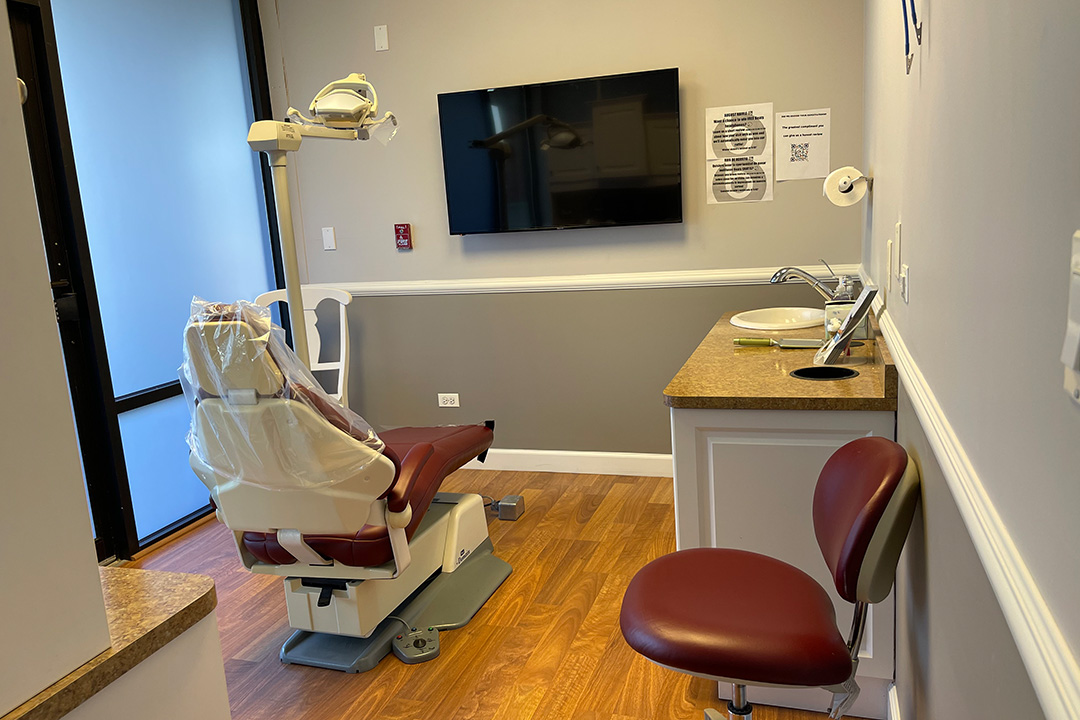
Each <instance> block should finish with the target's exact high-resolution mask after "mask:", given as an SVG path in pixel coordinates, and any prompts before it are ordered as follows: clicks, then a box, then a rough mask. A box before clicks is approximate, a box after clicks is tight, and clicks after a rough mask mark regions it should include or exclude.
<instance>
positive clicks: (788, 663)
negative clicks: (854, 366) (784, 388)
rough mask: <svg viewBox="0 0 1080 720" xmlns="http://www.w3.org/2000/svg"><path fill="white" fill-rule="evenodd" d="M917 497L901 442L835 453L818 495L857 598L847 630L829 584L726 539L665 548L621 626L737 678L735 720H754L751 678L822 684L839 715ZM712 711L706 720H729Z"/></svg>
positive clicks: (824, 524) (660, 660)
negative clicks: (871, 607) (872, 607)
mask: <svg viewBox="0 0 1080 720" xmlns="http://www.w3.org/2000/svg"><path fill="white" fill-rule="evenodd" d="M918 498H919V475H918V470H917V468H916V466H915V463H914V462H913V461H912V460H911V458H909V457H908V454H907V452H906V451H905V450H904V448H903V447H902V446H900V445H898V444H896V443H894V442H892V441H891V440H887V439H885V438H880V437H866V438H859V439H858V440H854V441H852V442H850V443H848V444H846V445H844V446H843V447H841V448H840V449H838V450H837V451H836V452H835V453H833V455H832V457H830V458H829V460H828V462H826V464H825V467H824V469H822V471H821V474H820V476H819V477H818V482H817V486H816V488H815V492H814V503H813V515H814V533H815V535H816V536H817V541H818V546H819V547H820V548H821V553H822V555H824V557H825V562H826V564H827V565H828V566H829V570H830V571H831V573H832V577H833V581H834V584H835V586H836V591H837V592H838V593H839V594H840V597H842V598H843V599H844V600H847V601H848V602H851V603H854V604H855V612H854V619H853V622H852V628H851V633H850V635H849V636H848V639H847V640H846V641H845V639H844V638H843V637H842V636H841V634H840V631H839V629H838V628H837V626H836V612H835V610H834V606H833V603H832V600H831V599H830V597H829V594H828V593H827V592H826V590H825V589H824V588H823V587H821V586H820V585H818V584H817V582H815V581H814V580H813V579H812V578H811V577H810V576H809V575H807V574H806V573H804V572H803V571H801V570H799V569H797V568H795V567H792V566H791V565H788V564H786V563H784V562H781V561H780V560H776V559H773V558H771V557H768V556H766V555H759V554H757V553H752V552H746V551H742V550H730V549H722V548H695V549H690V550H681V551H678V552H675V553H672V554H670V555H665V556H663V557H660V558H658V559H656V560H654V561H652V562H651V563H649V564H648V565H646V566H645V567H644V568H642V569H641V570H640V571H639V572H638V573H637V575H635V576H634V578H633V580H631V582H630V585H629V587H628V588H627V590H626V594H625V596H624V597H623V605H622V611H621V614H620V616H619V623H620V625H621V628H622V633H623V637H624V638H625V639H626V642H627V643H628V644H629V645H630V647H632V648H633V649H634V650H636V651H637V652H639V653H640V654H642V655H644V656H645V657H646V658H648V659H649V660H651V661H652V662H654V663H657V664H658V665H661V666H664V667H667V668H669V669H672V670H677V671H679V672H684V673H688V674H690V675H694V676H697V677H703V678H707V679H710V680H715V681H717V682H724V683H731V684H732V695H731V698H732V699H731V702H729V703H728V713H729V717H730V718H731V720H752V715H753V708H752V706H751V704H750V702H749V701H748V700H747V696H746V686H747V685H767V686H774V687H776V686H779V687H824V688H825V689H827V690H829V691H831V692H832V693H833V700H832V704H831V707H830V708H829V713H830V715H829V716H830V717H832V718H840V717H842V716H843V715H844V713H845V712H846V711H847V710H848V709H850V707H851V706H852V704H854V702H855V699H856V697H858V694H859V686H858V684H857V683H856V682H855V673H856V671H857V670H858V666H859V649H860V648H861V646H862V635H863V628H864V625H865V622H866V609H867V606H868V604H869V603H877V602H881V601H882V600H884V599H885V598H886V597H887V596H888V594H889V592H890V591H891V589H892V585H893V580H894V579H895V575H896V565H897V562H898V561H899V558H900V551H901V550H902V548H903V546H904V540H905V539H906V538H907V533H908V528H909V527H910V525H911V520H912V517H913V516H914V514H915V506H916V503H917V501H918ZM721 717H722V716H721V715H720V713H718V712H717V711H715V710H706V711H705V718H706V720H720V718H721Z"/></svg>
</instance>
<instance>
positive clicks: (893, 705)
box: [885, 683, 902, 720]
mask: <svg viewBox="0 0 1080 720" xmlns="http://www.w3.org/2000/svg"><path fill="white" fill-rule="evenodd" d="M885 702H886V706H885V720H901V718H902V715H901V714H900V693H899V692H898V691H897V690H896V683H893V684H892V685H890V686H889V694H888V695H886V697H885Z"/></svg>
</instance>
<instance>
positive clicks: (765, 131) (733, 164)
mask: <svg viewBox="0 0 1080 720" xmlns="http://www.w3.org/2000/svg"><path fill="white" fill-rule="evenodd" d="M772 117H773V106H772V103H759V104H756V105H731V106H728V107H717V108H708V109H707V110H706V111H705V157H706V163H705V168H706V180H705V186H706V188H707V198H708V202H709V204H710V205H715V204H719V203H729V202H758V201H762V200H772V199H773V190H772V183H773V168H772V161H773V156H772Z"/></svg>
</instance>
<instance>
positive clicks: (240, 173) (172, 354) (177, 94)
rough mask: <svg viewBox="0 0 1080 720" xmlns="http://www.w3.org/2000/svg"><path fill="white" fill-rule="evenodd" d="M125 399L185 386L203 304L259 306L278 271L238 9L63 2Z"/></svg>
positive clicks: (105, 0) (105, 311)
mask: <svg viewBox="0 0 1080 720" xmlns="http://www.w3.org/2000/svg"><path fill="white" fill-rule="evenodd" d="M52 9H53V16H54V21H55V25H56V39H57V52H58V54H59V56H60V66H61V74H62V77H63V83H64V97H65V99H66V102H67V113H68V123H69V126H70V128H71V140H72V145H73V148H74V151H75V165H76V171H77V175H78V179H79V190H80V192H81V195H82V205H83V213H84V216H85V219H86V232H87V236H88V240H89V244H90V254H91V258H92V264H93V270H94V276H95V280H96V284H97V292H98V302H99V304H100V306H101V318H102V324H103V326H104V329H105V342H106V348H107V352H108V356H109V369H110V371H111V373H112V381H113V389H114V392H115V394H116V395H117V396H121V395H125V394H128V393H131V392H135V391H138V390H142V389H145V388H147V387H152V386H155V385H160V384H162V383H167V382H170V381H173V380H176V368H177V367H178V366H179V365H180V360H181V357H180V356H181V333H182V330H183V327H184V322H185V321H186V320H187V317H188V308H189V305H190V302H191V297H192V295H199V296H201V297H204V298H206V299H210V300H222V301H232V300H236V299H238V298H245V299H248V300H254V299H255V296H256V295H258V294H259V293H261V292H264V291H266V290H268V289H271V288H272V287H273V286H274V283H273V270H272V261H271V258H270V252H269V239H268V236H267V229H266V218H265V214H266V211H265V204H264V202H265V201H264V199H263V194H262V185H261V180H260V176H259V164H258V156H257V155H256V153H254V152H252V151H251V149H250V148H249V147H248V145H247V142H246V138H247V130H248V127H249V125H250V124H251V122H252V119H253V118H252V111H251V107H250V105H251V93H250V90H249V88H248V83H247V69H246V60H245V58H244V54H243V48H244V45H243V36H242V32H241V30H240V25H239V17H238V14H239V11H238V8H237V4H236V2H235V0H184V2H145V1H143V0H53V3H52Z"/></svg>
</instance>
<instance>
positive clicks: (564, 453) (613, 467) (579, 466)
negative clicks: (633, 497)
mask: <svg viewBox="0 0 1080 720" xmlns="http://www.w3.org/2000/svg"><path fill="white" fill-rule="evenodd" d="M465 467H466V468H469V469H472V470H517V471H521V472H558V473H580V474H584V475H635V476H639V477H671V473H672V464H671V455H665V454H662V453H619V452H580V451H577V450H503V449H500V448H492V449H491V450H489V451H488V456H487V462H484V463H480V462H477V461H476V460H473V461H472V462H470V463H468V464H467V465H465Z"/></svg>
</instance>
